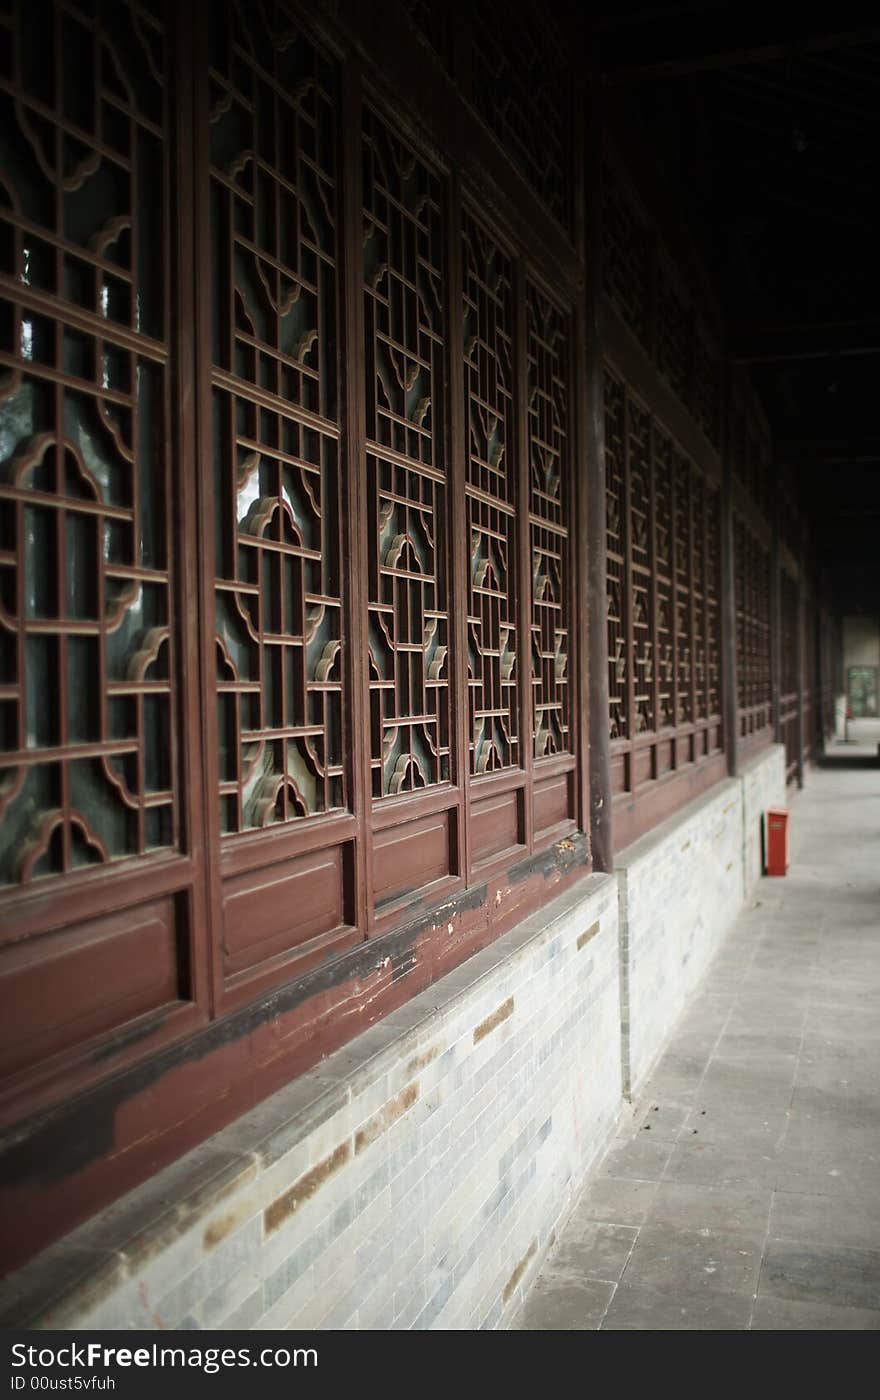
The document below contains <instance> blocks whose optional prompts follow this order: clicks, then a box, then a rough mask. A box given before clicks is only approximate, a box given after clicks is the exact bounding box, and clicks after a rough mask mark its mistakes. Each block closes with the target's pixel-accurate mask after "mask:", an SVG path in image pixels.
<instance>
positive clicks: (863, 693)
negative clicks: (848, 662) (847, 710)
mask: <svg viewBox="0 0 880 1400" xmlns="http://www.w3.org/2000/svg"><path fill="white" fill-rule="evenodd" d="M877 672H878V667H876V666H850V668H849V675H848V681H849V684H848V692H849V703H850V705H851V707H852V716H853V719H873V718H875V716H876V715H877V691H878V684H877V679H878V677H877Z"/></svg>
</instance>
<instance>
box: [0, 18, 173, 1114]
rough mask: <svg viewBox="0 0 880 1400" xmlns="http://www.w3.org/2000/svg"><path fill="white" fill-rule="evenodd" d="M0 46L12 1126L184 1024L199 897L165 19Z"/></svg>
mask: <svg viewBox="0 0 880 1400" xmlns="http://www.w3.org/2000/svg"><path fill="white" fill-rule="evenodd" d="M0 35H2V38H3V41H4V42H3V49H2V52H3V65H4V66H3V69H2V77H0V101H2V106H3V116H2V126H0V147H2V173H0V249H2V254H0V255H2V269H0V278H2V288H0V290H2V295H3V303H2V305H3V316H2V348H0V462H2V466H0V510H2V542H0V665H2V672H3V674H2V678H0V682H2V683H0V713H2V717H3V724H2V728H0V743H2V748H3V755H2V775H0V823H2V824H0V881H2V884H3V886H4V889H3V892H2V895H0V910H2V912H0V926H2V933H0V941H2V943H3V944H4V947H3V953H2V962H0V971H2V974H3V1004H4V1015H3V1018H2V1035H0V1063H2V1066H3V1070H4V1076H5V1079H4V1091H3V1092H4V1102H3V1104H2V1106H0V1108H2V1112H3V1113H4V1114H6V1115H7V1116H8V1114H10V1113H12V1114H13V1115H14V1113H15V1111H16V1106H17V1105H18V1104H19V1102H20V1099H21V1095H22V1094H27V1095H28V1099H27V1102H28V1104H29V1105H30V1106H33V1105H34V1104H37V1103H39V1102H40V1100H41V1095H42V1094H43V1092H44V1090H45V1089H46V1087H47V1086H51V1094H52V1095H54V1096H55V1097H57V1096H58V1095H59V1093H62V1092H63V1091H64V1087H65V1085H66V1084H67V1083H68V1082H70V1081H72V1080H73V1079H76V1080H77V1082H79V1083H87V1082H89V1081H90V1080H91V1079H93V1078H95V1077H96V1076H97V1075H99V1074H102V1073H103V1074H106V1073H107V1072H108V1071H109V1070H111V1069H115V1068H118V1067H119V1066H120V1065H121V1064H124V1063H125V1062H126V1060H127V1059H130V1058H131V1057H132V1054H139V1055H140V1054H143V1053H144V1051H146V1050H149V1049H152V1048H155V1047H156V1046H157V1045H158V1044H159V1043H160V1042H161V1041H162V1040H164V1039H167V1038H168V1037H169V1036H170V1035H175V1034H178V1033H180V1032H182V1031H183V1030H185V1029H186V1028H187V1026H188V1025H191V1024H192V1023H193V1017H194V1014H195V1010H194V1005H193V1001H194V997H195V977H196V972H197V966H198V954H197V950H196V948H195V946H194V944H193V942H192V938H191V935H192V928H193V924H194V922H195V920H196V919H197V917H198V907H199V906H198V890H197V888H196V887H195V886H194V884H193V878H192V876H193V872H192V868H191V867H190V866H189V864H188V862H187V860H186V858H185V856H184V855H183V852H184V851H185V849H186V841H187V838H186V831H187V828H188V827H189V826H190V825H191V822H192V809H191V807H190V806H189V802H190V796H191V795H190V793H189V791H188V789H187V788H186V786H185V784H184V782H183V774H184V772H185V771H186V768H185V765H184V762H183V759H182V755H181V747H182V746H181V719H182V703H181V702H182V698H183V697H184V695H185V693H186V684H187V681H186V676H187V666H188V664H189V662H191V659H192V658H191V655H188V648H189V641H188V634H187V631H186V628H185V627H184V625H183V589H182V584H181V577H182V575H181V558H180V548H179V540H180V536H179V533H178V527H179V521H180V512H181V509H182V505H183V501H184V499H185V491H181V489H180V487H179V483H180V481H181V476H182V472H181V461H180V456H179V440H178V437H177V432H176V423H175V419H174V416H173V412H172V402H173V394H174V390H175V373H176V362H175V360H174V357H173V345H172V340H171V322H172V295H173V286H172V279H171V264H172V257H173V255H172V243H171V237H170V204H171V188H172V187H171V168H172V167H171V156H172V149H173V148H172V143H171V129H172V128H171V120H170V116H171V107H170V104H171V92H170V73H171V69H170V61H169V51H170V45H169V36H168V32H167V27H166V15H165V9H164V6H163V5H161V4H157V5H154V6H151V7H149V8H147V7H144V6H141V5H138V4H135V3H131V4H127V3H121V0H120V3H114V4H105V5H101V6H96V7H90V9H89V10H88V11H87V12H86V11H83V10H82V9H81V8H80V7H79V6H77V5H74V4H69V5H68V4H66V3H59V4H56V5H50V4H44V3H36V4H33V3H28V4H26V5H25V4H22V5H20V6H17V7H16V9H15V10H14V12H12V13H10V14H8V15H6V16H4V17H3V19H2V21H0ZM38 936H39V937H38ZM49 1008H51V1011H50V1010H49ZM34 1016H36V1017H37V1020H38V1024H37V1025H36V1026H35V1025H34V1024H33V1023H32V1018H33V1017H34ZM123 1025H124V1026H125V1028H126V1034H127V1036H128V1040H129V1042H131V1043H136V1049H135V1050H133V1049H132V1048H130V1046H129V1048H126V1044H124V1043H116V1042H115V1041H114V1036H115V1035H116V1033H117V1032H118V1031H119V1029H120V1027H121V1026H123Z"/></svg>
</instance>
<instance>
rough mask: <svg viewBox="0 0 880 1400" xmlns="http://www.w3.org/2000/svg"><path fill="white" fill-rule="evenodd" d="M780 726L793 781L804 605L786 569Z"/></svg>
mask: <svg viewBox="0 0 880 1400" xmlns="http://www.w3.org/2000/svg"><path fill="white" fill-rule="evenodd" d="M780 593H781V596H780V611H781V636H780V665H781V677H780V685H781V691H782V694H781V696H780V722H781V725H782V739H783V743H784V744H785V757H786V764H787V774H788V777H789V779H791V778H792V777H793V776H794V774H795V771H796V769H797V757H798V753H797V750H798V627H799V624H800V616H799V613H800V604H799V593H798V582H797V579H794V578H792V577H791V575H790V574H788V573H786V571H785V570H784V569H783V570H782V573H781V580H780Z"/></svg>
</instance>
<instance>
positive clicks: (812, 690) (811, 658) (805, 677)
mask: <svg viewBox="0 0 880 1400" xmlns="http://www.w3.org/2000/svg"><path fill="white" fill-rule="evenodd" d="M804 592H805V597H804V608H803V648H802V655H801V672H802V685H803V706H804V727H803V735H802V752H803V760H804V762H805V763H806V762H807V761H808V760H809V757H810V755H811V753H812V751H813V747H814V745H815V743H816V741H817V738H818V735H817V733H816V732H815V727H816V726H817V725H818V724H821V715H820V697H819V694H818V690H817V684H816V645H817V643H816V606H815V602H814V600H813V597H812V594H811V592H810V591H809V586H808V587H807V588H806V589H805V590H804Z"/></svg>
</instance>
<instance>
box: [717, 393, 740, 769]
mask: <svg viewBox="0 0 880 1400" xmlns="http://www.w3.org/2000/svg"><path fill="white" fill-rule="evenodd" d="M728 389H729V381H728V380H727V376H726V375H725V391H727V390H728ZM726 406H727V393H725V408H726ZM724 420H725V422H724V428H725V430H724V433H723V437H722V442H723V444H724V449H723V457H722V464H721V712H722V715H723V718H724V747H725V750H726V752H727V772H728V774H729V776H730V777H731V778H735V777H736V775H737V773H738V772H739V716H738V714H737V675H736V571H735V560H734V549H735V536H734V529H733V452H732V450H731V448H732V444H731V441H730V433H729V431H726V429H727V427H728V425H729V423H730V414H729V413H727V412H725V414H724Z"/></svg>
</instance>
